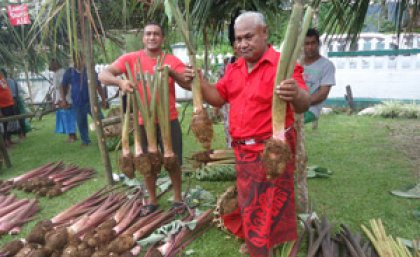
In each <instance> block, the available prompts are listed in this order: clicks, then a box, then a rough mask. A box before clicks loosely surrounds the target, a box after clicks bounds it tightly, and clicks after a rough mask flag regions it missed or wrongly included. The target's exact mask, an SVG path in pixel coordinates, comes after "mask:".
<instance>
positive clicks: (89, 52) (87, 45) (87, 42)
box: [81, 0, 114, 185]
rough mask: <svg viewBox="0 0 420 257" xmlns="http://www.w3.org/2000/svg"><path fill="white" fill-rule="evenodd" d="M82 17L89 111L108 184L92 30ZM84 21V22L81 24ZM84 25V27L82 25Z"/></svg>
mask: <svg viewBox="0 0 420 257" xmlns="http://www.w3.org/2000/svg"><path fill="white" fill-rule="evenodd" d="M82 3H83V10H84V11H85V13H90V4H89V1H88V0H83V1H82ZM82 19H85V20H84V22H82V26H81V28H82V38H83V50H84V55H85V64H86V69H87V77H88V85H89V100H90V105H91V112H92V117H93V120H94V122H95V127H96V137H97V138H98V145H99V150H100V152H101V157H102V162H103V164H104V168H105V173H106V176H107V179H108V183H109V184H110V185H112V184H114V180H113V178H112V166H111V161H110V159H109V154H108V151H107V149H106V145H105V137H104V132H103V127H102V121H101V118H100V116H99V106H98V98H97V94H96V88H97V83H96V75H95V69H94V59H93V49H92V45H93V43H92V30H91V26H90V21H89V20H88V19H87V18H86V17H85V16H83V17H82ZM83 23H84V24H83ZM83 25H85V27H83ZM83 32H84V33H83Z"/></svg>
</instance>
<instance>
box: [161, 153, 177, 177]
mask: <svg viewBox="0 0 420 257" xmlns="http://www.w3.org/2000/svg"><path fill="white" fill-rule="evenodd" d="M163 166H164V167H165V170H167V171H168V173H176V172H178V173H179V172H181V166H180V165H179V161H178V157H177V156H176V155H173V156H169V157H166V156H165V157H164V158H163Z"/></svg>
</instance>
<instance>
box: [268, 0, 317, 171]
mask: <svg viewBox="0 0 420 257" xmlns="http://www.w3.org/2000/svg"><path fill="white" fill-rule="evenodd" d="M303 10H304V8H303V5H302V4H301V3H298V2H296V3H295V4H294V6H293V10H292V14H291V17H290V19H289V24H288V26H287V32H286V35H285V39H284V43H283V49H282V51H281V52H282V54H281V58H280V61H279V62H278V64H277V71H276V78H275V82H274V85H273V97H272V132H273V137H272V138H271V139H270V140H268V141H267V142H266V146H265V150H264V156H263V161H264V165H265V167H266V168H267V179H274V178H276V177H278V176H279V175H281V174H282V173H283V172H284V169H285V167H286V163H287V162H288V161H289V160H291V159H292V156H291V155H292V152H291V151H290V148H289V146H288V144H287V142H286V135H285V133H286V131H285V130H286V125H287V124H286V110H287V108H292V107H291V106H288V105H290V103H286V101H284V100H283V99H281V98H280V97H279V96H278V95H277V94H276V90H277V86H278V85H280V84H281V82H282V81H284V80H286V79H289V78H291V77H292V76H293V73H294V70H295V66H296V61H297V59H298V57H299V55H300V51H301V49H302V44H303V41H304V38H305V36H306V32H307V30H308V28H309V26H310V22H311V18H310V17H311V9H310V8H308V10H307V13H306V15H305V19H304V21H303V22H302V17H303V15H302V14H303ZM301 26H302V28H301ZM299 30H300V34H299Z"/></svg>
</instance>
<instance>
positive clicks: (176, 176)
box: [168, 169, 182, 202]
mask: <svg viewBox="0 0 420 257" xmlns="http://www.w3.org/2000/svg"><path fill="white" fill-rule="evenodd" d="M168 173H169V177H170V178H171V181H172V187H173V189H174V202H181V201H182V195H181V184H182V181H181V180H182V179H181V169H179V170H177V171H173V172H168Z"/></svg>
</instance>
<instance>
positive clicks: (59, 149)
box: [0, 112, 420, 256]
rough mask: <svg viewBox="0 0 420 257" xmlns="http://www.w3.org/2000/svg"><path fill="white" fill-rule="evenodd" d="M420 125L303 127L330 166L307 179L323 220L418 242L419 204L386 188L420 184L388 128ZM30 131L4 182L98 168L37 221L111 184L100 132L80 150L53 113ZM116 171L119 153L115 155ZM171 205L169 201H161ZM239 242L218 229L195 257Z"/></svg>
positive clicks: (211, 187) (189, 145)
mask: <svg viewBox="0 0 420 257" xmlns="http://www.w3.org/2000/svg"><path fill="white" fill-rule="evenodd" d="M186 116H187V118H186V119H185V120H184V121H183V133H184V135H183V136H184V156H190V155H191V153H192V152H194V151H197V150H199V149H200V148H199V146H198V144H197V143H196V142H195V139H194V138H193V136H192V134H191V133H190V134H187V132H188V123H189V118H188V117H189V116H190V113H188V112H187V115H186ZM416 122H417V123H418V121H416V120H414V121H410V120H389V119H381V118H371V117H358V116H347V115H331V116H326V117H322V119H321V120H320V122H319V128H318V129H317V130H312V129H311V127H310V126H307V127H306V147H307V152H308V158H309V164H310V165H315V164H316V165H320V166H323V167H327V168H329V169H331V170H332V171H333V172H334V174H333V175H332V177H331V178H329V179H310V180H309V195H310V204H311V208H312V209H313V210H314V211H316V213H317V214H318V216H324V215H325V216H327V217H328V218H329V220H330V221H331V222H333V223H334V224H340V223H345V224H347V225H349V226H350V228H351V229H352V230H353V231H357V232H361V229H360V225H361V224H367V222H368V220H369V219H372V218H381V219H382V220H383V222H384V224H385V227H386V229H387V231H388V232H389V233H391V234H392V235H394V236H400V237H405V238H419V237H420V224H419V222H418V221H416V220H414V218H413V217H412V216H411V211H412V210H413V209H415V208H416V207H417V206H418V205H419V202H418V200H408V199H403V198H397V197H395V196H392V195H391V194H390V193H389V191H390V190H394V189H399V188H402V187H404V186H406V185H408V184H412V183H415V182H417V183H418V182H420V181H419V180H420V179H419V173H418V172H419V171H418V170H417V173H416V171H415V169H418V167H415V166H414V165H413V162H411V161H410V160H409V158H408V157H406V156H405V155H404V153H403V152H402V151H400V150H399V148H398V147H397V143H396V142H395V140H393V139H392V138H391V136H390V133H389V130H388V129H387V126H394V125H395V126H396V125H398V124H399V123H401V124H402V125H404V124H414V123H416ZM32 127H33V130H32V132H30V133H29V134H28V135H27V138H26V139H25V140H24V141H23V142H21V143H20V144H18V145H16V146H14V147H13V148H12V149H11V151H10V155H11V160H12V163H13V167H12V168H11V169H6V168H5V167H3V169H2V170H0V179H8V178H11V177H15V176H17V175H20V174H22V173H24V172H26V171H28V170H30V169H33V168H35V167H38V166H41V165H43V164H45V163H47V162H52V161H59V160H63V161H64V162H65V163H73V164H77V165H79V166H81V167H94V168H95V169H96V170H97V171H98V174H97V176H96V178H95V179H92V180H90V181H89V182H87V183H84V184H83V185H82V186H79V187H77V188H74V189H72V190H70V191H69V192H67V193H65V194H63V195H61V196H59V197H56V198H52V199H45V198H40V206H41V208H42V210H41V212H40V213H39V214H38V216H37V220H40V219H46V218H51V217H53V216H55V215H56V214H57V213H59V212H60V211H62V210H63V209H64V208H66V207H68V206H70V205H72V204H74V203H75V202H78V201H80V200H81V199H84V198H85V197H86V196H88V195H90V194H91V193H93V192H94V191H96V190H98V189H99V188H101V187H102V186H104V185H105V184H106V176H105V174H104V169H103V167H102V162H101V159H100V154H99V149H98V147H97V141H96V139H95V134H94V133H93V132H91V138H92V139H93V140H92V145H91V146H89V147H83V148H81V147H80V141H78V142H77V143H74V144H68V143H66V140H67V138H66V136H64V135H57V134H55V133H54V127H55V116H54V115H49V116H46V117H44V118H43V120H42V121H35V120H34V121H33V122H32ZM215 130H216V133H215V134H216V137H217V138H216V139H215V142H214V144H213V146H214V147H215V148H222V147H223V146H224V138H223V137H224V134H223V127H222V124H217V125H216V126H215ZM110 157H111V159H112V163H113V167H114V168H115V163H116V157H117V155H116V153H115V152H111V155H110ZM230 184H231V182H199V181H196V180H194V179H193V180H192V186H194V185H201V186H202V187H203V188H205V189H207V190H208V191H210V192H212V193H214V194H215V195H217V194H220V193H221V192H223V191H224V189H225V188H226V187H227V186H228V185H230ZM14 193H15V194H17V195H18V196H19V197H27V198H33V197H34V195H32V194H26V193H22V192H19V191H14ZM161 203H162V205H163V206H167V201H166V200H165V199H162V200H161ZM34 224H35V221H34V222H31V223H29V224H28V225H26V226H24V227H23V230H22V232H21V233H20V234H19V235H17V236H4V237H2V238H1V239H0V244H3V243H4V242H7V241H9V240H10V239H12V238H18V237H23V236H24V235H25V234H26V233H27V232H28V231H29V230H30V229H31V227H32V226H33V225H34ZM239 245H240V243H239V242H238V241H237V240H235V239H234V238H232V237H230V236H229V235H228V234H226V233H224V232H221V231H219V230H217V229H215V228H213V229H211V230H210V231H209V232H207V233H206V234H205V235H204V236H202V237H201V238H200V239H198V240H197V241H196V242H194V243H193V244H192V245H191V247H190V248H191V249H194V250H195V251H196V253H195V255H194V256H241V255H240V254H239V253H238V250H237V249H238V247H239Z"/></svg>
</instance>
